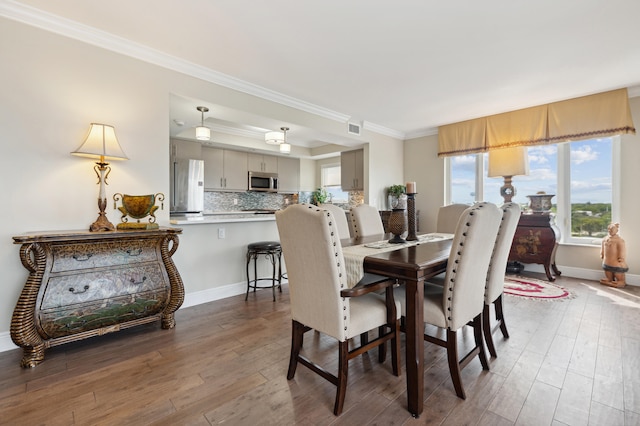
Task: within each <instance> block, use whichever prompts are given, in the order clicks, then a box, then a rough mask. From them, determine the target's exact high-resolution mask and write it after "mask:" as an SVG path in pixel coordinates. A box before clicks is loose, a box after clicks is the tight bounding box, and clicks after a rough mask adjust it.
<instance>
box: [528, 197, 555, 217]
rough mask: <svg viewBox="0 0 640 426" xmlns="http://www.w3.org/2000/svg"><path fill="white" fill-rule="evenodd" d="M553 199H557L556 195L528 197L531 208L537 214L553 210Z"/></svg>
mask: <svg viewBox="0 0 640 426" xmlns="http://www.w3.org/2000/svg"><path fill="white" fill-rule="evenodd" d="M553 197H555V194H545V193H540V194H536V195H527V198H528V199H529V201H530V203H529V208H530V209H531V211H532V212H535V213H542V212H548V211H549V210H551V207H552V204H551V199H552V198H553Z"/></svg>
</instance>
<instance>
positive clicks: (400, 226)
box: [387, 209, 407, 244]
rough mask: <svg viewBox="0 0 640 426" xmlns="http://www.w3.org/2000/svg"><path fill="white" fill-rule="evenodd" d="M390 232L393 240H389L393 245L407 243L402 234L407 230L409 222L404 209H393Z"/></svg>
mask: <svg viewBox="0 0 640 426" xmlns="http://www.w3.org/2000/svg"><path fill="white" fill-rule="evenodd" d="M387 226H388V227H389V232H391V233H392V234H393V238H391V239H390V240H389V242H390V243H392V244H401V243H404V242H406V241H405V239H404V238H402V234H403V233H404V232H405V231H406V230H407V220H406V216H405V214H404V209H393V210H392V211H391V215H390V216H389V223H388V225H387Z"/></svg>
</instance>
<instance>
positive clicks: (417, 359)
mask: <svg viewBox="0 0 640 426" xmlns="http://www.w3.org/2000/svg"><path fill="white" fill-rule="evenodd" d="M405 286H406V303H407V306H406V312H407V316H406V324H405V328H406V339H407V342H406V359H407V399H408V406H409V412H410V413H411V414H412V415H413V416H414V417H416V418H417V417H419V416H420V414H422V408H423V406H424V404H423V392H424V285H423V283H422V281H418V280H416V281H413V280H411V281H409V280H408V281H406V283H405Z"/></svg>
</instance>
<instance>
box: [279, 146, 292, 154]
mask: <svg viewBox="0 0 640 426" xmlns="http://www.w3.org/2000/svg"><path fill="white" fill-rule="evenodd" d="M280 152H282V153H283V154H289V153H290V152H291V144H288V143H282V144H280Z"/></svg>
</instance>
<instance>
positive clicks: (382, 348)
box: [378, 325, 387, 364]
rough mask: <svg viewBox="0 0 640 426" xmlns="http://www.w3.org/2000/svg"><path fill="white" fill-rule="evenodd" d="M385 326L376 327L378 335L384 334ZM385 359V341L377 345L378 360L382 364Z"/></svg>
mask: <svg viewBox="0 0 640 426" xmlns="http://www.w3.org/2000/svg"><path fill="white" fill-rule="evenodd" d="M385 328H386V327H385V326H384V325H381V326H380V327H378V337H382V336H384V331H385ZM385 359H387V342H383V343H381V344H380V346H378V362H379V363H380V364H382V363H383V362H384V360H385Z"/></svg>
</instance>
